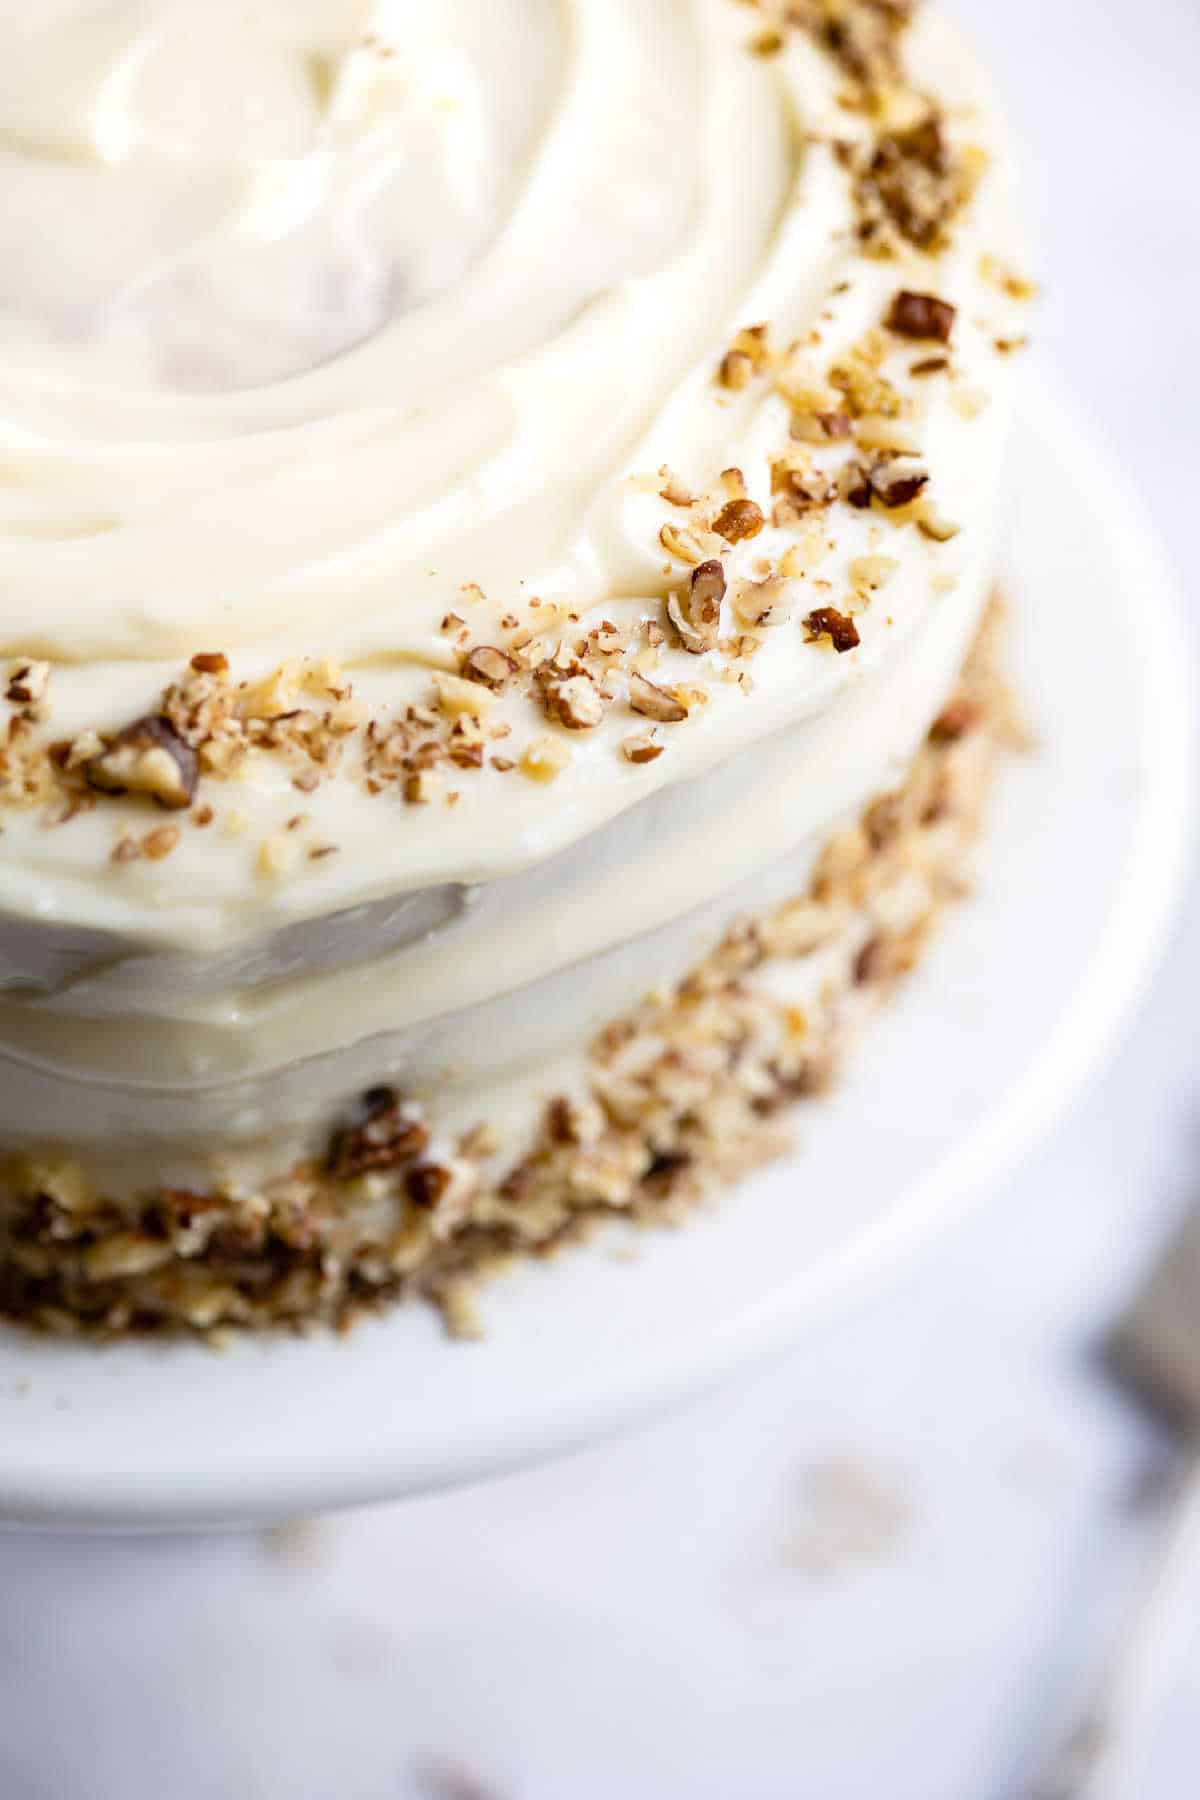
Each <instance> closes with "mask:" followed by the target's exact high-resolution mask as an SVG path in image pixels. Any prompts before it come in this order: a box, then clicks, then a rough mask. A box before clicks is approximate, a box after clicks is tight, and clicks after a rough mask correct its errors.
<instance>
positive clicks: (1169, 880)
mask: <svg viewBox="0 0 1200 1800" xmlns="http://www.w3.org/2000/svg"><path fill="white" fill-rule="evenodd" d="M1020 460H1021V469H1020V478H1019V484H1018V489H1017V493H1016V498H1015V503H1014V509H1013V516H1012V518H1011V519H1010V520H1009V521H1008V524H1007V527H1006V540H1007V542H1008V544H1009V554H1008V558H1007V562H1008V571H1007V585H1008V588H1009V592H1010V594H1011V597H1012V599H1013V601H1014V602H1015V610H1016V614H1017V620H1016V623H1017V628H1018V643H1017V646H1016V655H1017V664H1018V670H1017V673H1018V679H1019V681H1020V683H1021V686H1022V688H1023V690H1024V693H1025V695H1026V697H1027V699H1028V702H1029V705H1030V708H1031V712H1032V715H1033V719H1034V722H1035V726H1036V729H1037V731H1038V733H1039V737H1040V739H1041V745H1040V749H1039V751H1038V753H1037V754H1036V755H1035V756H1033V757H1031V758H1029V759H1028V760H1027V761H1026V762H1025V763H1024V764H1021V765H1014V767H1013V768H1012V769H1011V770H1010V772H1009V773H1008V774H1007V775H1006V777H1005V780H1004V784H1003V791H1002V794H1001V799H1000V804H999V807H998V809H997V817H996V821H995V829H994V831H993V833H992V836H991V838H990V841H989V845H988V848H987V851H986V854H985V857H984V861H983V870H982V879H981V885H980V892H979V895H978V897H977V898H976V899H975V900H974V901H972V902H971V903H970V904H969V905H967V906H966V907H964V908H962V909H961V910H960V911H959V912H958V913H957V914H956V915H955V916H954V918H953V919H952V921H951V923H950V924H949V926H948V928H947V929H946V930H945V932H944V934H943V935H942V937H941V939H940V941H939V943H938V945H937V947H936V949H935V951H934V952H933V954H932V955H931V957H930V958H929V960H928V961H927V963H926V964H925V966H924V967H923V969H922V971H921V973H920V974H919V976H918V977H917V978H916V980H915V981H914V982H913V983H912V984H911V986H910V988H909V989H908V990H907V992H906V993H905V994H904V996H903V998H902V999H901V1000H900V1002H899V1003H898V1004H897V1005H895V1006H894V1007H893V1008H892V1010H891V1011H890V1012H889V1013H888V1014H887V1015H886V1016H885V1018H884V1019H883V1021H882V1022H881V1023H880V1024H879V1025H877V1026H876V1028H875V1029H874V1031H873V1033H872V1035H871V1037H870V1038H869V1039H868V1041H867V1042H866V1043H865V1044H864V1045H863V1046H862V1047H861V1050H860V1053H859V1055H858V1057H857V1059H856V1061H855V1064H854V1067H853V1070H852V1072H851V1075H850V1078H849V1079H848V1080H847V1081H846V1082H845V1083H844V1084H843V1086H842V1088H841V1090H840V1091H839V1093H838V1094H837V1095H836V1096H835V1097H834V1099H833V1100H832V1101H831V1102H829V1103H828V1104H827V1105H823V1106H822V1107H821V1108H820V1109H819V1110H813V1111H812V1112H811V1113H810V1114H809V1115H808V1116H807V1118H806V1120H805V1123H804V1127H803V1135H804V1142H803V1145H802V1149H801V1152H800V1154H799V1155H797V1156H796V1157H795V1158H793V1159H792V1160H791V1161H789V1162H787V1163H784V1164H781V1165H778V1166H776V1167H775V1168H773V1169H771V1170H768V1171H767V1172H766V1173H764V1174H763V1175H760V1176H758V1177H756V1178H755V1179H754V1180H753V1181H751V1182H749V1183H747V1184H745V1185H744V1186H743V1188H742V1189H741V1190H740V1191H739V1192H738V1193H736V1194H735V1195H732V1196H729V1197H728V1198H727V1199H726V1200H725V1201H724V1202H723V1203H722V1204H721V1205H720V1206H719V1207H718V1208H716V1209H714V1210H713V1211H712V1212H711V1213H708V1214H706V1215H705V1216H703V1217H701V1218H699V1219H698V1220H697V1221H696V1222H695V1224H694V1225H692V1226H691V1227H690V1228H689V1229H688V1230H687V1231H685V1232H682V1233H663V1234H658V1235H639V1236H638V1237H637V1238H636V1239H635V1240H633V1249H634V1252H635V1253H634V1255H633V1257H632V1259H629V1258H628V1257H626V1256H624V1255H622V1256H618V1255H614V1250H616V1249H623V1250H628V1248H629V1246H630V1242H631V1240H630V1239H629V1237H627V1236H622V1235H618V1234H616V1233H614V1234H610V1235H608V1236H606V1237H604V1238H602V1239H600V1240H599V1241H597V1242H596V1243H595V1244H593V1245H592V1246H590V1247H589V1248H587V1249H585V1250H581V1251H578V1252H575V1253H572V1254H570V1255H568V1256H566V1257H564V1258H562V1259H560V1260H559V1261H558V1262H556V1263H555V1264H553V1265H552V1266H549V1267H547V1266H541V1265H537V1266H532V1267H529V1268H526V1269H522V1270H519V1271H517V1272H516V1273H515V1274H514V1275H512V1276H510V1277H507V1278H505V1279H504V1280H503V1281H501V1282H500V1283H498V1284H496V1285H495V1286H494V1287H492V1288H491V1289H490V1290H489V1292H488V1294H487V1296H486V1299H485V1307H486V1313H487V1318H488V1331H489V1335H488V1338H487V1340H486V1342H484V1343H483V1344H481V1345H470V1346H466V1345H461V1344H454V1343H451V1342H449V1341H448V1340H447V1339H446V1338H445V1337H444V1336H443V1334H442V1331H441V1329H440V1326H439V1325H438V1324H437V1322H436V1321H435V1320H434V1319H433V1318H432V1317H430V1316H428V1315H426V1314H425V1313H424V1312H423V1311H420V1310H417V1309H403V1310H401V1311H399V1312H397V1313H396V1314H394V1315H392V1316H391V1317H390V1318H388V1319H386V1320H382V1321H380V1322H378V1323H373V1324H370V1325H367V1326H365V1327H363V1328H362V1329H360V1330H359V1331H358V1332H356V1333H355V1334H354V1335H352V1336H351V1337H350V1338H348V1339H345V1340H335V1339H315V1340H308V1341H299V1340H297V1341H291V1340H272V1341H266V1342H243V1343H240V1344H238V1345H237V1346H236V1347H235V1348H234V1349H232V1350H230V1351H228V1352H226V1353H225V1354H221V1355H217V1354H215V1353H213V1352H212V1351H209V1350H206V1349H204V1348H202V1347H199V1346H192V1345H173V1346H170V1345H168V1346H156V1345H149V1346H141V1345H132V1346H122V1347H118V1348H112V1349H106V1350H96V1349H94V1348H91V1347H87V1346H71V1345H61V1344H54V1343H49V1342H43V1341H39V1340H35V1339H31V1338H29V1337H27V1336H26V1335H24V1334H22V1333H19V1332H12V1331H2V1332H0V1518H5V1519H8V1520H24V1521H30V1522H39V1523H44V1524H45V1523H54V1524H64V1525H65V1524H71V1525H85V1526H86V1525H94V1526H108V1527H112V1526H117V1527H143V1526H150V1527H168V1526H176V1525H184V1524H203V1523H234V1522H249V1521H251V1520H260V1519H270V1518H277V1517H283V1516H287V1515H291V1514H297V1513H306V1512H311V1511H314V1510H318V1509H321V1508H325V1507H332V1506H339V1505H346V1504H351V1503H357V1502H365V1501H370V1500H376V1499H384V1498H390V1497H395V1496H399V1495H401V1494H406V1493H415V1492H419V1491H424V1490H428V1489H431V1488H435V1487H439V1486H448V1485H452V1484H457V1483H461V1482H466V1481H469V1480H473V1479H475V1478H477V1477H479V1476H482V1475H485V1474H487V1473H489V1472H492V1471H497V1470H500V1469H503V1468H508V1467H512V1466H515V1465H517V1464H519V1463H521V1462H524V1461H528V1460H533V1459H535V1458H538V1457H542V1456H546V1455H549V1454H551V1453H554V1452H557V1451H561V1450H565V1449H568V1448H571V1447H574V1446H576V1445H579V1444H581V1443H583V1442H584V1441H586V1440H587V1439H589V1438H592V1437H595V1436H598V1435H600V1434H602V1433H604V1432H608V1431H612V1430H614V1429H617V1428H619V1427H621V1426H624V1425H627V1424H630V1423H632V1422H634V1421H635V1420H637V1419H639V1418H641V1417H644V1416H646V1415H648V1414H650V1413H652V1412H654V1411H656V1410H658V1409H660V1408H663V1407H665V1406H667V1405H668V1404H670V1403H671V1402H673V1401H675V1400H677V1399H679V1398H681V1397H683V1396H684V1395H685V1394H687V1393H689V1392H691V1391H692V1390H695V1389H697V1388H698V1387H700V1386H702V1385H703V1384H704V1383H706V1382H709V1381H711V1380H713V1379H714V1378H715V1377H716V1376H718V1375H719V1374H720V1373H722V1372H724V1371H726V1370H727V1369H729V1368H730V1367H731V1366H732V1365H733V1364H735V1363H736V1362H737V1361H738V1360H739V1359H742V1358H745V1357H748V1356H750V1355H753V1354H756V1353H760V1352H762V1351H764V1350H766V1349H768V1348H770V1347H771V1346H773V1345H776V1344H779V1343H781V1342H783V1341H784V1340H785V1339H787V1338H788V1337H790V1336H791V1335H792V1334H794V1333H796V1332H798V1331H799V1330H801V1329H802V1328H806V1327H809V1326H812V1325H814V1324H815V1323H817V1322H818V1321H819V1320H820V1319H821V1318H822V1317H823V1316H827V1315H828V1314H829V1313H830V1312H831V1311H832V1310H834V1309H836V1308H840V1307H843V1306H845V1305H846V1304H847V1303H848V1302H850V1301H851V1300H852V1299H853V1298H854V1297H856V1296H857V1295H860V1294H861V1293H863V1292H864V1291H865V1290H866V1289H868V1288H869V1287H870V1286H871V1285H872V1284H874V1283H877V1282H879V1281H881V1280H882V1279H884V1278H885V1277H887V1276H888V1275H889V1274H891V1273H892V1272H893V1271H894V1270H895V1269H896V1268H897V1267H898V1266H899V1265H901V1264H902V1262H903V1260H904V1258H906V1257H907V1256H909V1255H911V1254H912V1253H913V1252H914V1251H916V1250H917V1249H919V1248H920V1247H921V1246H922V1245H924V1244H927V1243H928V1242H930V1241H931V1240H932V1239H933V1238H934V1237H935V1236H936V1235H937V1234H938V1233H939V1232H940V1231H943V1230H944V1229H946V1228H947V1227H948V1226H949V1225H950V1224H951V1223H952V1222H953V1221H954V1220H955V1219H956V1218H958V1217H959V1216H961V1215H962V1214H963V1212H964V1211H965V1209H966V1208H967V1207H968V1206H969V1205H971V1204H974V1203H976V1202H977V1201H978V1200H979V1199H980V1197H981V1196H983V1195H985V1194H987V1193H989V1192H993V1193H994V1192H995V1191H996V1190H997V1188H998V1186H999V1184H1000V1183H1001V1182H1002V1180H1003V1179H1004V1178H1005V1177H1006V1176H1008V1175H1011V1173H1012V1170H1013V1168H1014V1166H1015V1164H1016V1161H1017V1159H1018V1158H1019V1157H1020V1156H1021V1155H1022V1154H1023V1153H1024V1152H1025V1151H1027V1150H1028V1149H1029V1148H1030V1146H1031V1145H1032V1144H1033V1143H1034V1142H1035V1141H1036V1139H1037V1138H1038V1137H1039V1136H1040V1135H1041V1134H1043V1133H1044V1132H1045V1131H1046V1130H1047V1129H1048V1128H1049V1127H1051V1126H1052V1125H1053V1124H1054V1122H1055V1121H1056V1120H1057V1119H1058V1118H1059V1117H1060V1116H1061V1114H1062V1112H1063V1110H1064V1109H1065V1108H1066V1106H1067V1105H1068V1103H1069V1102H1070V1100H1071V1099H1072V1098H1073V1097H1074V1096H1075V1095H1076V1094H1077V1093H1078V1092H1079V1090H1080V1088H1081V1087H1082V1086H1083V1084H1084V1083H1085V1081H1086V1080H1087V1078H1088V1077H1089V1076H1090V1075H1091V1074H1092V1073H1094V1071H1095V1070H1096V1069H1097V1067H1098V1066H1099V1064H1100V1063H1101V1062H1102V1060H1103V1059H1104V1057H1105V1056H1106V1054H1107V1053H1108V1051H1109V1050H1110V1049H1111V1048H1112V1046H1113V1043H1114V1041H1115V1039H1116V1036H1117V1034H1118V1032H1119V1031H1120V1029H1121V1028H1122V1026H1123V1025H1124V1023H1125V1022H1126V1021H1127V1019H1128V1017H1129V1015H1130V1012H1131V1010H1132V1008H1133V1006H1134V1004H1135V1003H1136V1001H1137V999H1138V997H1139V995H1140V993H1141V990H1142V988H1143V985H1144V983H1145V981H1146V979H1147V977H1148V975H1149V973H1150V971H1151V969H1152V967H1153V965H1154V963H1155V960H1156V958H1157V956H1158V954H1159V952H1160V950H1161V948H1162V944H1163V941H1164V938H1165V934H1166V929H1167V925H1168V923H1169V920H1170V916H1171V912H1172V908H1173V906H1174V903H1175V901H1176V899H1177V897H1178V894H1179V891H1180V888H1181V884H1182V879H1183V876H1184V873H1185V871H1186V867H1187V861H1188V850H1189V843H1190V835H1191V820H1192V779H1193V768H1194V763H1195V742H1194V707H1193V698H1192V692H1191V681H1190V670H1191V657H1192V647H1191V644H1190V642H1189V640H1188V637H1187V634H1186V633H1185V632H1184V631H1183V629H1182V627H1181V623H1180V616H1179V612H1178V608H1177V603H1176V600H1175V598H1174V593H1173V589H1172V583H1171V579H1170V575H1169V572H1168V571H1167V569H1166V567H1165V565H1164V562H1163V560H1162V557H1161V555H1160V553H1159V551H1158V549H1157V547H1156V545H1155V543H1154V540H1153V537H1152V536H1151V535H1150V534H1149V533H1148V531H1147V529H1146V527H1145V526H1144V525H1143V524H1142V523H1141V521H1140V519H1139V517H1138V515H1137V513H1136V510H1135V509H1134V508H1133V507H1132V506H1131V503H1130V501H1129V498H1128V493H1127V484H1125V483H1124V482H1123V481H1122V480H1121V479H1120V478H1118V477H1117V476H1116V475H1115V474H1114V473H1113V472H1112V471H1111V470H1110V469H1109V468H1108V466H1107V465H1106V464H1105V463H1104V462H1103V461H1102V459H1101V458H1099V457H1098V456H1097V454H1096V452H1095V451H1094V449H1093V448H1092V447H1091V446H1090V445H1089V443H1088V441H1087V439H1086V437H1085V435H1084V434H1083V433H1081V432H1080V430H1079V428H1078V426H1075V425H1073V424H1071V423H1070V422H1068V421H1067V420H1065V419H1064V418H1063V417H1062V416H1061V414H1060V412H1059V410H1058V408H1057V407H1049V406H1046V405H1045V404H1042V405H1041V406H1039V409H1038V414H1037V417H1036V418H1035V419H1034V420H1032V421H1030V422H1029V423H1028V424H1027V425H1026V428H1025V430H1024V432H1023V434H1022V440H1021V458H1020Z"/></svg>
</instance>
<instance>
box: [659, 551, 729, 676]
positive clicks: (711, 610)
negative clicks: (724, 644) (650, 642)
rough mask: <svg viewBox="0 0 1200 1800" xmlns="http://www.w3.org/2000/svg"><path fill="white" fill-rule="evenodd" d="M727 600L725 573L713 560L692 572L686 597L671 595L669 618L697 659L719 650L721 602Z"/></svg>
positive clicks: (718, 563) (684, 644) (717, 562)
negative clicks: (707, 651) (709, 651)
mask: <svg viewBox="0 0 1200 1800" xmlns="http://www.w3.org/2000/svg"><path fill="white" fill-rule="evenodd" d="M724 598H725V570H724V567H723V565H722V564H721V563H720V562H719V561H717V560H715V559H713V560H710V561H708V562H704V563H701V564H700V565H699V567H698V568H695V569H693V570H692V578H691V581H690V583H689V585H688V590H687V592H686V593H685V594H672V595H671V596H670V598H669V599H668V601H667V614H668V616H669V618H670V620H671V623H672V625H674V627H675V629H676V631H677V632H678V633H679V636H680V638H681V639H682V640H683V646H684V648H685V649H686V650H689V651H691V653H692V654H693V655H694V656H699V655H702V654H703V653H704V652H705V651H706V650H713V649H715V648H716V645H717V642H718V639H719V637H720V634H721V602H722V601H723V600H724Z"/></svg>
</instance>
